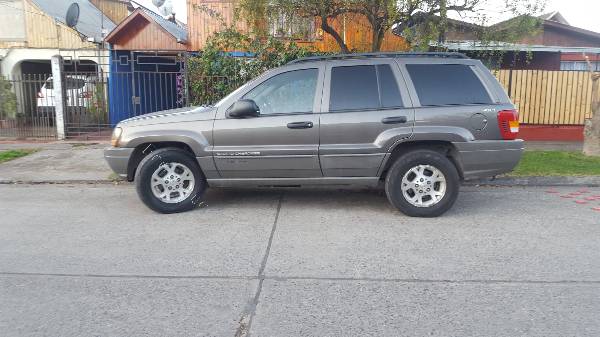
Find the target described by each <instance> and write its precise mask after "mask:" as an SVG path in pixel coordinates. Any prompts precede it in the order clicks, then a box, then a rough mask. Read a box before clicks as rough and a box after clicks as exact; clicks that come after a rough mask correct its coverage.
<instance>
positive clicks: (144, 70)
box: [106, 6, 188, 125]
mask: <svg viewBox="0 0 600 337" xmlns="http://www.w3.org/2000/svg"><path fill="white" fill-rule="evenodd" d="M187 35H188V34H187V27H186V26H185V25H182V24H181V23H179V22H177V21H175V20H167V19H165V18H164V17H162V16H161V15H159V14H156V13H154V12H153V11H151V10H149V9H148V8H145V7H142V6H140V7H138V8H137V9H135V10H134V11H133V12H132V13H131V14H130V15H129V16H128V17H127V18H126V19H125V20H123V21H122V22H121V23H120V24H119V25H117V26H116V27H115V28H114V29H113V30H112V31H111V32H110V33H109V34H108V35H107V36H106V42H107V43H108V44H109V64H110V66H109V67H110V74H109V78H108V96H109V109H108V110H109V119H110V124H111V125H115V124H116V123H118V122H119V121H121V120H124V119H126V118H129V117H133V116H137V115H140V114H143V113H150V112H154V111H160V110H166V109H173V108H181V107H183V106H184V105H185V104H186V99H185V95H186V92H187V91H186V88H185V81H184V76H185V54H186V50H187V49H188V44H187V42H188V36H187Z"/></svg>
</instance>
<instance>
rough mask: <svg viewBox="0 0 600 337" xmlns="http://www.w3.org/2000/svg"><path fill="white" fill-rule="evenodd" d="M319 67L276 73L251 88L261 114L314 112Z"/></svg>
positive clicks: (247, 95) (246, 97)
mask: <svg viewBox="0 0 600 337" xmlns="http://www.w3.org/2000/svg"><path fill="white" fill-rule="evenodd" d="M318 75H319V70H318V69H303V70H294V71H289V72H287V73H282V74H279V75H275V76H273V77H271V78H269V79H268V80H266V81H264V82H262V83H261V84H259V85H258V86H256V87H255V88H254V89H252V90H250V91H249V92H248V93H247V94H246V95H244V98H245V99H252V100H254V101H255V102H256V104H257V105H258V107H259V108H260V114H261V115H270V114H280V113H282V114H285V113H306V112H312V110H313V104H314V101H315V92H316V89H317V78H318Z"/></svg>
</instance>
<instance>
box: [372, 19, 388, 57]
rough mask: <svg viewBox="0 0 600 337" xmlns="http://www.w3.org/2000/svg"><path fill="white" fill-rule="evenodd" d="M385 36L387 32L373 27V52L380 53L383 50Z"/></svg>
mask: <svg viewBox="0 0 600 337" xmlns="http://www.w3.org/2000/svg"><path fill="white" fill-rule="evenodd" d="M384 36H385V32H384V31H383V29H382V28H381V27H379V26H378V27H376V26H375V25H374V26H373V41H372V42H371V51H372V52H378V51H380V50H381V45H382V44H383V38H384Z"/></svg>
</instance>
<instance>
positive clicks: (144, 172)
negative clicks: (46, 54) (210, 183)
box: [135, 148, 207, 214]
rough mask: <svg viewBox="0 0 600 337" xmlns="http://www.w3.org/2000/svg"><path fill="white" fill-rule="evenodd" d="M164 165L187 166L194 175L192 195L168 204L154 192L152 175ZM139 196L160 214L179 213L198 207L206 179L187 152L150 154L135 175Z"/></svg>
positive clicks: (164, 151)
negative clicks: (178, 164) (176, 164)
mask: <svg viewBox="0 0 600 337" xmlns="http://www.w3.org/2000/svg"><path fill="white" fill-rule="evenodd" d="M164 163H180V164H183V165H185V166H187V167H188V168H189V169H190V171H191V172H192V174H193V175H194V181H195V183H194V187H193V189H192V190H191V193H190V195H189V196H188V197H187V198H186V199H185V200H183V201H181V202H178V203H167V202H164V201H162V200H161V199H159V198H158V197H156V196H155V195H154V193H153V192H152V186H151V181H152V175H153V174H154V172H155V171H156V170H157V169H158V168H159V167H160V166H161V165H162V164H164ZM135 185H136V190H137V193H138V196H139V197H140V199H142V201H143V202H144V204H146V206H148V207H149V208H150V209H152V210H154V211H156V212H159V213H165V214H169V213H179V212H185V211H189V210H192V209H194V208H195V207H197V206H198V204H199V203H200V201H201V200H202V197H203V196H204V192H205V190H206V187H207V183H206V179H205V177H204V175H203V174H202V171H201V170H200V166H199V165H198V162H197V161H196V159H195V158H194V157H193V156H192V155H191V154H189V153H188V152H187V151H184V150H182V149H178V148H164V149H159V150H157V151H154V152H152V153H150V154H148V155H147V156H146V157H145V158H144V159H143V160H142V161H141V162H140V164H139V165H138V167H137V171H136V174H135Z"/></svg>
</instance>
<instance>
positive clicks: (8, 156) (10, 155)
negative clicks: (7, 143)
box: [0, 149, 37, 163]
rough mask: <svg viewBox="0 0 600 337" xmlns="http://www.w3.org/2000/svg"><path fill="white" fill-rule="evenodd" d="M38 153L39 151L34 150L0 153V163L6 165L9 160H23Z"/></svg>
mask: <svg viewBox="0 0 600 337" xmlns="http://www.w3.org/2000/svg"><path fill="white" fill-rule="evenodd" d="M36 151H37V150H33V149H27V150H6V151H0V163H4V162H6V161H9V160H13V159H17V158H21V157H24V156H26V155H29V154H32V153H34V152H36Z"/></svg>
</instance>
